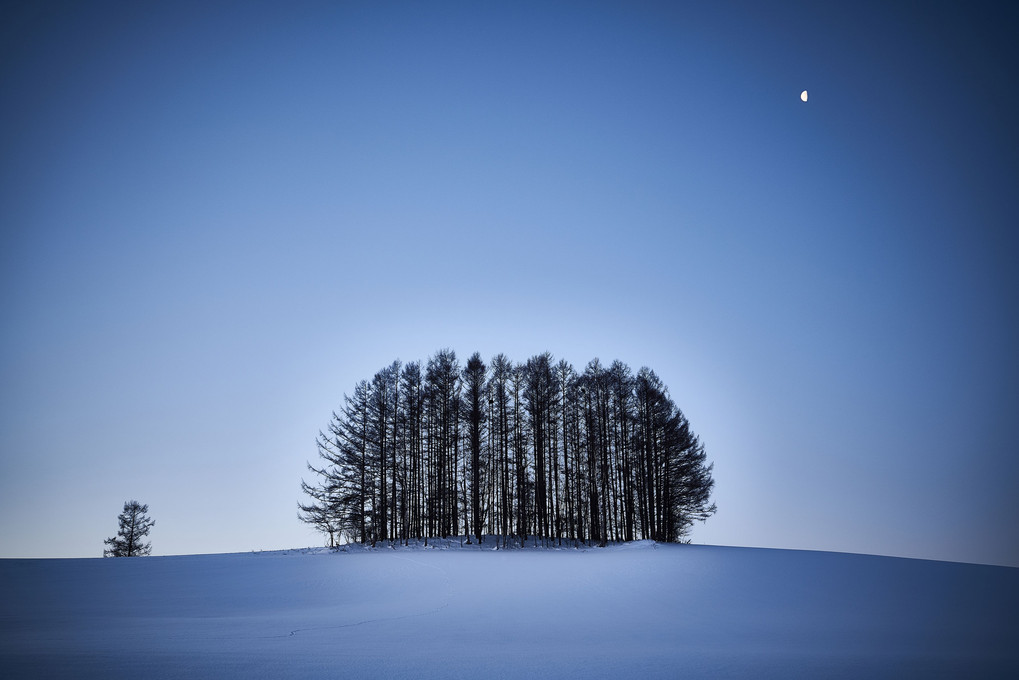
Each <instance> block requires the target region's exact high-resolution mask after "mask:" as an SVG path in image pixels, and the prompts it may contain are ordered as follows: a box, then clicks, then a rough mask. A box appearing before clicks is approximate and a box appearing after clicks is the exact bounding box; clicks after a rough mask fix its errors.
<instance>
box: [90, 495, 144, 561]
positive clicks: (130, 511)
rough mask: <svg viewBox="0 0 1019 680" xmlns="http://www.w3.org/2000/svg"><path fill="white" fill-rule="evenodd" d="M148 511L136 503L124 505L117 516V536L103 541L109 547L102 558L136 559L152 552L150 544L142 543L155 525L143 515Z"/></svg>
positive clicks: (128, 502)
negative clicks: (118, 525)
mask: <svg viewBox="0 0 1019 680" xmlns="http://www.w3.org/2000/svg"><path fill="white" fill-rule="evenodd" d="M148 511H149V506H148V505H142V504H141V503H139V502H138V501H127V502H126V503H124V511H123V512H121V513H120V514H119V515H118V516H117V521H118V522H119V523H120V528H119V529H118V530H117V535H116V536H114V537H112V538H107V539H106V540H104V541H103V543H105V544H106V545H108V546H110V547H109V548H108V549H105V550H103V557H137V556H140V555H148V554H149V553H151V552H152V544H151V543H145V542H143V541H142V539H143V538H145V537H146V536H148V535H149V531H150V530H151V529H152V527H153V526H155V524H156V523H155V522H153V521H152V520H151V519H149V517H148V516H147V515H146V514H145V513H147V512H148Z"/></svg>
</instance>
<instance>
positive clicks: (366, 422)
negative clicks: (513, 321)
mask: <svg viewBox="0 0 1019 680" xmlns="http://www.w3.org/2000/svg"><path fill="white" fill-rule="evenodd" d="M318 453H319V458H320V460H321V463H320V466H319V467H315V466H312V465H310V464H309V465H308V469H309V470H310V471H311V472H312V473H314V474H315V475H316V477H317V480H316V481H315V483H312V484H309V483H307V482H304V481H302V482H301V488H302V490H303V491H304V493H305V494H307V496H308V497H309V499H310V500H309V502H307V503H299V504H298V507H299V508H300V510H301V513H300V514H299V517H300V518H301V519H302V520H303V521H305V522H307V523H308V524H311V525H312V526H314V527H315V528H316V529H317V530H319V531H322V532H323V533H325V534H328V535H329V544H330V545H336V544H337V543H338V542H343V541H359V542H362V543H371V544H375V542H377V541H380V540H383V541H385V540H388V541H395V540H402V541H408V540H410V539H411V538H416V539H425V540H426V541H427V539H428V538H431V537H448V536H450V535H459V536H467V537H468V540H469V541H470V540H471V539H472V538H473V539H475V540H477V541H479V542H480V541H482V540H484V536H485V535H486V534H496V535H501V536H502V537H503V542H504V545H505V544H508V542H509V540H510V538H511V537H513V538H514V539H515V540H518V541H519V542H520V543H521V544H523V543H524V542H526V541H527V540H528V539H529V538H531V537H533V538H534V540H535V541H537V540H538V539H541V540H553V541H559V542H561V541H562V540H563V539H566V540H574V541H586V542H593V543H598V544H599V545H605V544H606V543H607V542H608V541H630V540H636V539H653V540H656V541H684V540H686V539H687V537H688V536H689V532H690V528H691V527H692V525H693V523H694V522H695V521H698V520H701V521H703V520H704V519H706V518H707V517H709V516H710V515H711V514H713V513H714V512H715V506H714V504H713V503H711V502H710V496H711V491H712V489H713V487H714V480H713V479H712V477H711V465H709V464H708V463H707V456H706V453H705V449H704V445H703V443H702V442H701V441H700V439H699V438H698V437H697V436H696V435H695V434H694V433H693V431H692V429H691V427H690V423H689V421H688V420H687V419H686V417H685V416H684V415H683V412H682V411H681V410H680V409H679V408H678V407H677V406H676V404H675V403H674V402H673V401H672V398H671V397H670V396H669V392H668V389H667V388H666V387H665V385H664V384H663V383H662V381H661V380H660V379H659V378H658V376H657V375H655V373H654V371H652V370H651V369H649V368H641V369H640V371H638V372H637V373H636V374H634V373H633V372H632V371H631V370H630V368H629V367H628V366H627V365H626V364H624V363H623V362H621V361H614V362H612V363H611V364H610V365H609V366H608V367H607V368H606V367H605V366H604V365H603V364H602V363H601V362H600V361H599V360H598V359H593V360H592V361H590V362H589V363H588V364H587V366H586V367H585V369H584V371H583V372H582V373H578V372H577V371H575V370H574V369H573V366H571V365H570V364H569V363H568V362H567V361H565V360H560V361H559V362H558V363H556V362H554V361H553V359H552V356H551V354H549V353H548V352H545V353H542V354H538V355H536V356H534V357H532V358H530V359H529V360H527V361H525V362H522V363H516V364H515V363H513V362H512V361H510V360H509V359H508V358H507V357H506V356H505V355H503V354H499V355H497V356H495V357H494V358H493V359H492V360H491V362H489V364H488V366H487V367H486V365H485V363H484V362H483V361H482V359H481V356H480V354H478V353H474V354H473V355H472V356H471V357H470V359H469V360H468V361H467V365H466V366H464V367H463V368H461V366H460V364H459V362H458V361H457V358H456V354H455V353H454V352H453V351H452V350H449V349H443V350H440V351H439V352H436V353H435V355H434V356H432V357H431V358H430V359H429V360H428V361H427V363H426V364H424V365H422V364H421V363H418V362H410V363H408V364H405V365H402V370H401V364H400V362H394V363H393V364H391V365H389V366H387V367H386V368H384V369H382V370H381V371H379V372H378V373H377V374H376V375H375V377H374V378H373V379H372V380H371V381H370V382H369V381H367V380H362V381H361V382H359V383H358V384H357V385H356V386H355V388H354V391H353V396H344V407H343V408H342V409H340V410H339V411H338V412H336V413H334V414H333V417H332V420H331V422H330V423H329V426H328V428H327V429H326V431H325V432H320V433H319V437H318Z"/></svg>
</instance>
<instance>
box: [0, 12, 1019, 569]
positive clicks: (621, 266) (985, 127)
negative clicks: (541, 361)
mask: <svg viewBox="0 0 1019 680" xmlns="http://www.w3.org/2000/svg"><path fill="white" fill-rule="evenodd" d="M149 4H150V3H142V4H141V5H139V4H138V3H120V4H117V5H109V4H102V3H71V4H68V5H66V6H65V5H60V4H46V3H24V4H23V6H22V7H21V8H20V9H14V10H11V9H10V7H8V8H7V9H6V10H4V11H5V12H6V14H5V15H4V16H3V17H2V18H0V26H2V28H0V121H2V124H0V238H2V241H0V322H2V335H0V556H4V557H46V556H68V557H71V556H98V555H100V554H101V551H102V548H103V544H102V540H103V539H104V538H105V537H107V536H111V535H113V534H114V533H115V531H116V516H117V513H118V512H119V511H120V510H121V508H122V505H123V503H124V501H125V500H127V499H131V498H135V499H138V500H139V501H141V502H143V503H148V504H149V507H150V515H151V516H152V517H153V518H154V519H155V521H156V526H155V528H154V529H153V531H152V535H151V539H152V544H153V554H176V553H195V552H232V551H247V550H257V549H271V548H288V547H299V546H305V545H319V544H321V541H322V539H321V537H320V536H318V535H316V534H315V533H314V532H312V531H311V530H310V529H309V528H308V527H306V526H304V525H302V524H301V523H300V522H298V520H297V518H296V513H297V508H296V504H297V501H298V499H299V497H300V491H299V483H300V480H301V478H302V476H305V475H306V471H305V469H304V465H305V462H306V461H308V460H314V459H315V456H316V451H315V436H316V434H317V432H318V430H319V428H322V427H324V426H325V425H326V424H327V422H328V419H329V415H330V412H331V411H332V410H333V409H334V408H337V407H338V406H339V405H340V404H341V403H342V398H343V394H344V392H350V391H351V389H352V388H353V385H354V384H355V382H357V381H358V380H360V379H363V378H368V379H370V378H371V376H372V375H373V374H374V372H375V371H376V370H378V369H379V368H381V367H382V366H384V365H386V364H388V363H389V362H391V361H393V360H394V359H396V358H400V359H402V360H404V361H406V360H426V359H427V358H428V357H429V356H430V355H431V354H432V353H433V352H434V351H435V350H437V349H439V348H441V347H451V348H453V349H455V350H456V352H457V353H458V355H459V356H460V357H461V359H466V357H467V356H469V355H470V354H471V353H472V352H474V351H480V352H481V353H482V355H483V356H484V357H485V358H486V360H487V359H489V358H491V356H493V355H494V354H495V353H497V352H505V353H507V354H508V355H509V356H510V357H511V358H513V359H515V360H526V359H527V358H528V357H529V356H531V355H534V354H537V353H539V352H542V351H545V350H548V351H550V352H552V353H553V354H554V355H555V357H556V358H566V359H568V360H569V361H571V362H572V363H573V364H574V366H576V367H577V368H579V369H582V368H583V366H584V365H585V364H586V363H587V361H588V360H590V359H591V358H593V357H599V358H601V359H602V361H603V362H609V361H611V360H612V359H621V360H623V361H625V362H626V363H628V364H629V365H630V366H631V367H632V368H633V369H634V370H636V369H637V368H639V367H640V366H642V365H647V366H650V367H651V368H653V369H654V370H655V371H656V372H657V373H658V374H659V375H660V376H661V378H662V379H663V380H664V381H665V383H666V384H667V385H668V386H669V388H670V390H671V392H672V395H673V397H674V399H675V400H676V402H677V403H678V404H679V405H680V407H681V408H682V409H683V410H684V412H685V413H686V415H687V416H688V417H689V418H690V421H691V423H692V424H693V427H694V429H695V430H696V431H697V432H698V434H699V435H700V436H701V437H702V439H703V440H704V442H705V444H706V447H707V451H708V456H709V459H710V460H711V461H713V462H714V464H715V479H716V493H715V500H716V502H717V503H718V508H719V509H718V514H717V515H716V516H714V517H712V518H711V519H709V520H708V522H707V523H705V524H703V525H698V526H697V527H695V529H694V532H693V536H692V538H693V540H694V542H697V543H715V544H728V545H748V546H769V547H788V548H806V549H821V550H838V551H852V552H867V553H879V554H891V555H901V556H909V557H924V558H935V559H948V560H960V561H973V562H988V563H997V564H1007V565H1013V566H1019V532H1017V531H1016V528H1015V527H1016V526H1019V455H1017V454H1019V450H1017V445H1016V438H1015V424H1016V422H1017V413H1019V360H1017V356H1016V348H1017V347H1019V314H1017V312H1019V299H1017V293H1019V274H1017V267H1016V264H1015V253H1016V252H1017V250H1016V247H1017V245H1019V244H1017V240H1019V239H1017V235H1016V216H1017V214H1019V212H1017V208H1019V198H1017V195H1019V183H1017V181H1016V179H1017V177H1019V153H1017V149H1019V133H1017V126H1016V121H1019V105H1017V100H1016V96H1017V95H1016V92H1015V89H1014V84H1015V83H1014V81H1015V76H1016V73H1017V69H1016V65H1017V60H1016V50H1015V48H1013V47H1012V46H1011V43H1013V42H1014V36H1015V35H1016V32H1017V31H1016V29H1017V24H1016V22H1015V20H1014V17H1013V16H1006V15H1003V14H1001V13H999V12H998V11H997V10H991V9H989V7H991V6H992V5H988V6H987V7H980V6H976V7H974V3H968V2H967V3H958V5H956V4H955V3H946V4H942V3H937V2H930V3H901V4H895V3H884V2H881V3H874V4H870V3H840V4H839V5H838V6H834V7H831V6H828V5H829V4H830V3H814V2H803V3H779V4H776V5H774V6H768V7H764V6H763V5H764V4H766V3H757V2H746V3H724V2H723V3H714V2H712V3H661V4H657V3H622V2H620V3H590V2H584V3H576V4H570V3H556V4H554V6H551V7H550V6H548V5H549V4H550V3H545V2H536V3H526V2H505V3H501V2H493V3H468V2H462V3H460V2H457V3H444V2H438V3H407V4H403V3H368V2H351V3H286V4H287V5H288V7H286V8H284V7H282V6H281V5H282V4H283V3H279V5H280V6H276V5H272V4H260V3H236V4H232V3H195V4H189V3H179V2H174V3H155V4H152V6H149ZM889 4H891V5H892V6H888V5H889ZM996 4H1002V3H996ZM143 5H144V6H143ZM208 5H212V6H208ZM963 5H965V7H963ZM803 89H807V90H808V91H809V93H810V98H809V101H808V102H806V103H804V102H801V101H800V98H799V95H800V91H801V90H803Z"/></svg>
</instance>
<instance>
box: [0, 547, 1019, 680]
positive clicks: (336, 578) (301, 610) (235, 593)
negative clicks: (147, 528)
mask: <svg viewBox="0 0 1019 680" xmlns="http://www.w3.org/2000/svg"><path fill="white" fill-rule="evenodd" d="M483 548H484V549H478V547H477V546H474V547H473V548H472V549H465V550H461V549H459V542H454V543H452V545H451V547H450V549H443V548H442V546H438V547H431V548H429V549H423V548H421V547H418V548H416V549H415V548H403V547H401V548H398V549H392V548H380V549H376V550H373V551H368V550H357V551H351V552H347V553H343V552H340V553H332V552H329V551H324V550H317V551H291V552H274V553H257V554H254V553H252V554H234V555H197V556H185V557H147V558H132V559H70V560H0V584H2V586H0V587H2V589H3V593H2V604H0V677H4V678H13V677H52V678H57V677H97V678H100V677H101V678H116V677H144V678H173V677H216V678H257V677H265V678H280V677H300V678H310V677H350V678H362V677H378V678H517V677H519V678H559V677H579V678H629V677H634V678H728V677H735V678H769V677H772V678H794V677H799V678H842V677H845V678H864V677H866V678H873V677H885V678H901V677H916V678H920V677H922V678H936V677H946V678H948V677H966V678H976V677H1001V678H1005V677H1009V678H1015V677H1019V569H1010V568H1004V567H986V566H975V565H964V564H951V563H944V562H927V561H920V560H904V559H895V558H886V557H870V556H862V555H846V554H835V553H815V552H796V551H784V550H760V549H749V548H721V547H707V546H681V545H655V544H653V543H650V542H642V543H638V544H629V545H621V546H610V547H609V548H606V549H597V548H592V549H586V550H576V549H568V550H567V549H564V550H540V549H539V550H535V549H525V550H519V549H517V550H502V551H493V550H491V544H490V543H489V544H486V545H484V546H483Z"/></svg>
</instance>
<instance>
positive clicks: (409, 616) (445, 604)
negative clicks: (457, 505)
mask: <svg viewBox="0 0 1019 680" xmlns="http://www.w3.org/2000/svg"><path fill="white" fill-rule="evenodd" d="M390 557H393V558H395V559H398V560H402V561H404V562H410V563H411V564H416V565H417V566H419V567H426V568H428V569H434V570H435V571H437V572H439V573H440V574H442V579H443V581H444V582H445V589H446V597H445V598H444V599H443V601H442V604H440V605H439V606H438V607H436V608H434V609H429V610H428V611H423V612H415V613H413V614H401V615H399V616H381V617H378V618H371V619H364V620H363V621H355V622H353V623H342V624H339V625H335V626H309V627H308V628H297V629H295V630H292V631H290V632H289V633H288V634H286V635H268V636H265V637H263V638H262V639H265V640H271V639H279V638H289V637H294V636H296V635H297V634H298V633H307V632H311V631H321V630H340V629H343V628H356V627H357V626H364V625H366V624H369V623H380V622H383V621H402V620H404V619H414V618H418V617H421V616H429V615H431V614H437V613H439V612H441V611H442V610H443V609H445V608H446V607H448V606H449V603H450V602H451V601H452V600H453V582H452V581H450V579H449V573H448V572H447V571H446V570H445V569H443V568H442V567H437V566H435V565H432V564H425V563H424V562H418V561H417V560H412V559H410V558H409V557H401V556H399V555H390Z"/></svg>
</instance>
